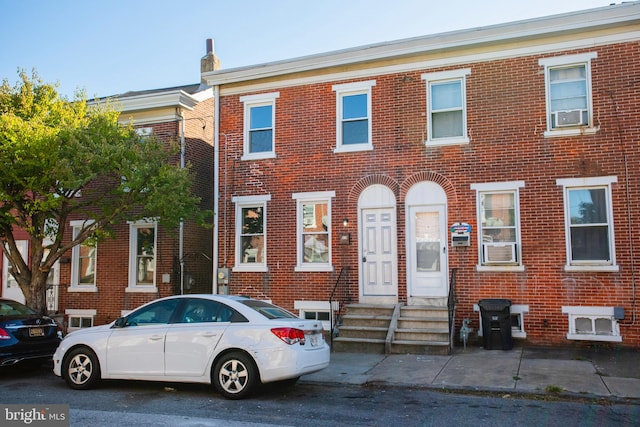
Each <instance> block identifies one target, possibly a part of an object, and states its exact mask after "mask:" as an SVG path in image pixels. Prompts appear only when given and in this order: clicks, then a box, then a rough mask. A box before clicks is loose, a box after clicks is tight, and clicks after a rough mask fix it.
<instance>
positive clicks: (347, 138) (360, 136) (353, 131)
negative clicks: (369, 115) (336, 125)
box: [342, 120, 369, 145]
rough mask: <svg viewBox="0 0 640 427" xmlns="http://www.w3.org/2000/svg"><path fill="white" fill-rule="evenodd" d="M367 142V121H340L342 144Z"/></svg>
mask: <svg viewBox="0 0 640 427" xmlns="http://www.w3.org/2000/svg"><path fill="white" fill-rule="evenodd" d="M368 142H369V121H368V120H357V121H350V122H343V123H342V143H343V144H346V145H348V144H366V143H368Z"/></svg>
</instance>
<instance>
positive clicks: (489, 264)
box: [471, 181, 524, 270]
mask: <svg viewBox="0 0 640 427" xmlns="http://www.w3.org/2000/svg"><path fill="white" fill-rule="evenodd" d="M522 187H524V182H523V181H512V182H497V183H486V184H473V185H471V189H473V190H476V199H477V210H478V242H479V248H478V249H479V257H478V258H479V267H478V269H479V270H482V269H483V268H484V269H486V270H491V269H504V268H508V269H513V268H514V267H515V268H518V269H519V268H522V260H521V258H522V257H521V250H520V212H519V191H520V188H522Z"/></svg>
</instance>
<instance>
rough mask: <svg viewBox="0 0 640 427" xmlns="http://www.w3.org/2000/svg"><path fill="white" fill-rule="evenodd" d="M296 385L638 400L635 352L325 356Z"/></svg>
mask: <svg viewBox="0 0 640 427" xmlns="http://www.w3.org/2000/svg"><path fill="white" fill-rule="evenodd" d="M300 381H301V382H305V381H306V382H327V383H343V384H356V385H357V384H360V385H361V384H389V385H395V386H411V387H425V388H437V389H451V390H455V389H458V390H474V391H493V392H496V391H498V392H511V393H514V392H518V393H536V394H547V393H568V394H574V395H580V396H585V397H586V396H590V397H592V396H598V397H612V398H633V399H640V351H637V350H626V349H625V350H608V349H607V350H590V349H586V350H583V349H555V348H526V347H524V348H523V347H516V348H514V349H512V350H509V351H502V350H484V349H482V348H478V347H468V348H467V349H466V350H463V349H461V348H460V349H458V348H456V349H454V352H453V354H451V355H448V356H435V355H415V354H408V355H397V354H393V355H385V354H363V353H336V352H333V353H331V363H330V365H329V367H328V368H326V369H324V370H322V371H320V372H316V373H314V374H311V375H306V376H303V377H302V378H301V379H300Z"/></svg>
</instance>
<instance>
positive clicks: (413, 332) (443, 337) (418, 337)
mask: <svg viewBox="0 0 640 427" xmlns="http://www.w3.org/2000/svg"><path fill="white" fill-rule="evenodd" d="M395 340H401V341H402V340H408V341H445V342H448V341H449V330H448V329H436V328H433V329H396V330H395V333H394V341H395Z"/></svg>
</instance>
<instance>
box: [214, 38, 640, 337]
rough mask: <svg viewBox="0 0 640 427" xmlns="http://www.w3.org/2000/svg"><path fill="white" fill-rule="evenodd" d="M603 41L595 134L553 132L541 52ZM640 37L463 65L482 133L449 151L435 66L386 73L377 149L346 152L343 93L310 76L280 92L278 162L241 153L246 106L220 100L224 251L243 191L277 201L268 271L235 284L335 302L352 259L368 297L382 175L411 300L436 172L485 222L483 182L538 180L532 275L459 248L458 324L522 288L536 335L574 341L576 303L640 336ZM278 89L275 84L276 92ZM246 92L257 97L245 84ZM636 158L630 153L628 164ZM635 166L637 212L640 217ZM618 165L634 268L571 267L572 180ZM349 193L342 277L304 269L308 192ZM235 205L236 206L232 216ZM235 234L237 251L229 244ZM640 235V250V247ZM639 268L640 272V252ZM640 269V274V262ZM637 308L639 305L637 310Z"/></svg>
mask: <svg viewBox="0 0 640 427" xmlns="http://www.w3.org/2000/svg"><path fill="white" fill-rule="evenodd" d="M593 51H596V52H597V54H598V56H597V58H596V59H594V60H593V61H592V90H593V95H592V97H593V110H594V112H593V116H594V120H595V124H596V125H597V126H599V128H600V129H599V131H598V132H597V133H596V134H595V135H581V136H572V137H554V138H545V137H544V136H543V132H544V131H545V130H546V119H545V114H546V113H545V80H544V72H543V67H541V66H540V65H539V64H538V60H539V58H541V57H545V58H546V57H550V56H555V55H566V54H573V53H581V52H593ZM639 55H640V43H624V44H617V45H612V46H605V47H594V48H593V49H589V50H580V51H565V52H558V53H557V54H549V55H545V56H527V57H521V58H514V59H505V60H499V61H489V62H482V63H471V64H460V65H457V66H455V67H451V68H449V69H460V68H469V69H471V74H470V75H469V76H467V83H466V90H467V129H468V134H469V137H470V140H471V142H470V143H469V144H466V145H456V146H448V147H425V144H424V140H425V138H426V114H425V113H426V85H425V82H424V80H422V78H421V74H422V73H424V72H434V71H442V70H444V69H428V70H426V69H425V70H420V71H415V72H407V73H398V74H388V75H378V76H373V77H366V78H363V79H361V80H370V79H375V80H376V85H375V86H374V87H373V88H372V110H373V111H372V123H373V145H374V150H373V151H363V152H355V153H340V154H337V153H334V152H333V149H334V148H335V145H336V112H335V109H336V94H335V92H334V91H333V90H332V85H333V84H337V83H346V82H347V81H336V82H330V83H318V84H309V85H303V86H295V87H283V88H280V89H279V92H280V97H279V98H278V99H277V100H276V123H275V128H276V131H275V134H276V142H275V150H276V155H277V157H276V158H275V159H265V160H255V161H241V160H240V157H241V156H242V140H243V104H242V103H241V102H240V100H239V95H229V96H223V97H222V98H221V100H220V123H221V129H220V133H221V134H224V137H221V139H220V144H221V181H220V192H221V205H220V212H221V216H220V234H219V238H220V248H221V250H220V257H219V263H220V265H223V266H228V267H230V266H233V262H234V253H233V251H234V237H233V231H234V222H235V218H234V205H233V203H232V202H231V197H232V196H249V195H258V194H270V195H271V200H270V201H269V202H268V204H267V209H268V218H267V233H268V241H267V250H268V267H269V272H268V273H239V272H234V273H232V280H231V282H232V285H231V292H232V293H242V294H250V295H253V296H260V297H264V296H265V295H266V296H268V297H269V298H271V299H273V300H274V302H276V303H278V304H281V305H283V306H285V307H288V308H290V309H292V308H293V302H294V300H328V297H329V293H330V292H331V289H332V287H333V285H334V284H335V280H336V278H337V275H338V273H339V271H340V268H341V267H343V266H351V268H352V272H351V274H350V283H351V291H352V294H353V295H355V296H356V297H357V295H358V282H357V280H358V277H357V276H358V275H357V265H358V259H357V257H358V251H357V248H358V242H357V215H358V212H357V198H358V195H359V194H360V191H361V190H362V189H364V188H365V187H366V184H369V183H375V182H381V183H385V184H386V185H387V186H389V188H391V189H392V190H393V191H394V192H395V193H396V196H397V199H396V203H397V206H398V208H397V214H396V217H397V219H398V224H397V236H398V244H397V249H398V269H399V271H398V284H399V299H400V300H401V301H402V300H406V298H407V295H406V272H405V271H404V268H405V263H406V259H405V258H406V254H405V243H404V238H405V236H404V229H405V225H404V215H405V212H404V195H405V194H406V190H407V189H408V188H409V187H410V184H412V183H414V182H417V181H419V180H420V179H421V178H420V176H422V177H427V178H429V179H433V180H436V181H438V182H439V183H440V185H441V186H443V188H445V190H446V191H447V197H448V221H449V223H453V222H458V221H464V222H468V223H470V224H471V225H472V226H473V229H474V230H476V227H477V224H476V200H475V191H474V190H471V188H470V185H471V184H472V183H484V182H500V181H516V180H522V181H524V182H525V187H524V188H522V189H521V191H520V201H519V202H520V213H521V218H520V219H521V225H522V227H521V233H522V235H521V241H522V259H523V263H524V266H525V271H524V272H478V271H476V264H477V262H478V261H477V260H478V253H477V251H478V245H477V242H476V238H475V234H474V233H472V244H471V246H470V247H466V248H450V250H449V268H450V269H451V268H456V269H457V274H458V275H457V295H458V301H459V303H458V308H457V310H458V311H457V320H456V325H459V324H460V323H461V319H462V318H465V317H469V318H471V319H472V321H473V323H472V327H474V328H476V330H477V328H478V327H479V325H478V321H477V319H478V315H477V313H474V312H473V311H472V310H473V304H474V303H477V302H478V300H479V299H482V298H489V297H498V298H509V299H511V300H512V302H513V304H528V305H529V313H528V314H526V315H525V317H524V321H525V330H526V332H527V339H528V341H530V342H531V343H536V344H567V343H568V341H567V340H566V334H567V332H568V320H567V315H565V314H562V311H561V307H562V306H564V305H583V306H623V307H624V308H625V313H626V318H625V320H623V321H621V334H622V336H623V338H624V342H623V344H624V345H634V346H638V345H640V328H639V326H638V324H639V322H640V320H636V322H635V324H631V320H632V319H635V318H636V317H637V316H638V315H640V310H639V309H638V308H637V307H635V306H634V305H633V304H632V302H633V300H634V297H635V295H636V293H637V292H635V291H634V284H633V283H632V269H631V252H630V239H631V238H633V237H634V236H633V234H632V233H629V232H628V230H629V229H630V228H631V229H633V228H635V227H634V225H635V224H637V223H638V221H639V220H640V215H639V214H638V209H637V207H638V205H640V191H639V190H640V188H639V185H640V182H639V179H638V178H639V176H640V175H639V173H640V170H639V169H640V167H639V164H640V163H639V160H640V159H639V153H638V151H639V150H638V140H639V136H640V135H639V133H640V130H639V127H638V123H639V122H640V121H639V119H640V114H639V113H638V109H637V107H636V105H637V103H638V93H639V92H638V91H639V88H640V83H639V82H638V78H637V76H638V75H640V62H638V60H637V58H638V57H639ZM272 91H273V90H269V91H268V92H272ZM243 95H244V94H243ZM625 160H626V161H625ZM626 168H628V171H629V186H628V191H629V196H630V200H629V203H630V205H631V217H630V220H629V218H628V217H627V205H628V203H627V199H626V197H627V182H626V175H625V171H626ZM608 175H615V176H617V178H618V181H617V183H616V184H613V187H612V188H613V207H614V226H615V227H614V229H615V239H616V241H615V250H616V260H617V264H618V265H619V266H620V271H619V272H616V273H602V272H584V273H581V272H578V273H574V272H565V271H564V265H565V258H566V256H565V230H564V211H563V193H562V187H561V186H558V185H557V184H556V179H558V178H575V177H593V176H608ZM331 190H333V191H335V192H336V196H335V198H334V199H333V200H332V219H333V224H332V230H333V233H334V235H333V237H332V238H333V245H334V247H333V265H334V267H335V271H334V272H332V273H308V272H304V273H302V272H294V267H295V265H296V250H295V242H296V222H295V221H296V220H295V218H296V217H295V215H296V212H295V211H296V209H295V208H296V204H295V200H293V199H292V198H291V194H292V193H295V192H308V191H331ZM222 212H224V214H223V213H222ZM343 218H349V220H350V221H351V222H350V225H349V228H348V231H349V232H350V233H351V239H352V243H351V245H348V246H344V245H338V243H337V242H338V237H339V233H340V232H342V231H343V227H342V219H343ZM225 240H226V249H223V248H224V247H225ZM637 241H638V240H637V238H636V240H635V242H636V247H635V249H634V250H635V256H636V258H637V256H638V252H639V251H640V248H638V247H637ZM635 268H636V269H637V268H638V261H637V260H636V264H635ZM636 276H637V272H636ZM634 310H635V314H634V313H633V312H634Z"/></svg>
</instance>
